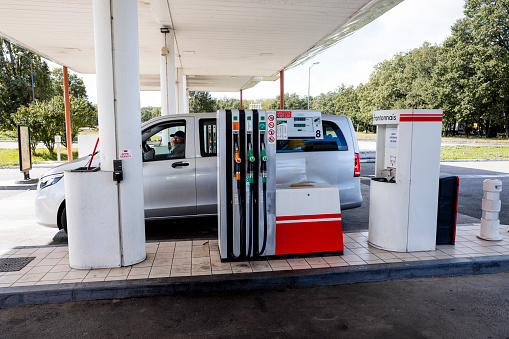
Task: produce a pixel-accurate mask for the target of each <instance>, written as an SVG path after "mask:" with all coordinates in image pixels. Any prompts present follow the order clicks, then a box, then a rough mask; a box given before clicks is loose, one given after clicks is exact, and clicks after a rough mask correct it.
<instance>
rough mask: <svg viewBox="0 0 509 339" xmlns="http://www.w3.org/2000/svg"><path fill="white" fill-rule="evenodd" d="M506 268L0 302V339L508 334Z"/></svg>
mask: <svg viewBox="0 0 509 339" xmlns="http://www.w3.org/2000/svg"><path fill="white" fill-rule="evenodd" d="M508 279H509V273H499V274H488V275H477V276H476V275H469V276H457V277H440V278H426V279H411V280H399V281H384V282H372V283H357V284H350V285H340V286H325V287H315V288H304V289H302V288H301V289H278V290H275V291H265V292H263V291H258V292H248V293H227V294H213V295H194V296H193V295H188V296H165V297H151V298H134V299H122V300H120V299H114V300H100V301H84V302H74V303H65V304H50V305H37V306H23V307H10V308H0V328H1V329H2V330H1V333H2V334H1V337H3V338H77V337H79V338H82V337H90V338H188V337H192V338H195V337H196V338H459V339H463V338H507V337H508V336H509V322H508V321H507V310H509V298H508V297H507V295H508V294H509V285H508V284H507V281H508Z"/></svg>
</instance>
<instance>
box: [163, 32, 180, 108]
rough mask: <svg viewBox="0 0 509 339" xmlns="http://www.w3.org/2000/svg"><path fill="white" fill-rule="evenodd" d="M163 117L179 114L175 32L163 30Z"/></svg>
mask: <svg viewBox="0 0 509 339" xmlns="http://www.w3.org/2000/svg"><path fill="white" fill-rule="evenodd" d="M161 33H162V45H163V47H162V48H161V65H160V66H161V67H160V73H161V74H160V79H161V115H169V114H177V95H176V84H175V44H174V41H175V32H174V31H173V30H172V29H169V28H161Z"/></svg>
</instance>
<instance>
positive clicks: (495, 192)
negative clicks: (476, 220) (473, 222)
mask: <svg viewBox="0 0 509 339" xmlns="http://www.w3.org/2000/svg"><path fill="white" fill-rule="evenodd" d="M482 187H483V199H482V218H481V231H480V233H479V234H478V235H477V237H478V238H479V239H484V240H502V237H501V236H500V234H499V227H500V220H499V219H498V214H499V213H500V207H501V206H502V203H501V201H500V192H502V181H500V180H498V179H486V180H484V181H483V184H482Z"/></svg>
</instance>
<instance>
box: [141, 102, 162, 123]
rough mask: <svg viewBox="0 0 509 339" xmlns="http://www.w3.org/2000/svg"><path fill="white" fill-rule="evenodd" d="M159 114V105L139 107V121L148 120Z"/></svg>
mask: <svg viewBox="0 0 509 339" xmlns="http://www.w3.org/2000/svg"><path fill="white" fill-rule="evenodd" d="M160 116H161V107H152V106H148V107H142V108H141V122H142V123H144V122H145V121H149V120H150V119H153V118H156V117H160Z"/></svg>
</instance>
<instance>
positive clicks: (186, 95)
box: [184, 77, 189, 113]
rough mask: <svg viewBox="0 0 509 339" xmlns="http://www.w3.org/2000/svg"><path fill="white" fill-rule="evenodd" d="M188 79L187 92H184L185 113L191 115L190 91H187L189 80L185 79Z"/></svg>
mask: <svg viewBox="0 0 509 339" xmlns="http://www.w3.org/2000/svg"><path fill="white" fill-rule="evenodd" d="M184 78H185V79H186V90H185V92H184V95H185V97H184V112H185V113H189V91H188V90H187V78H186V77H184Z"/></svg>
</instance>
